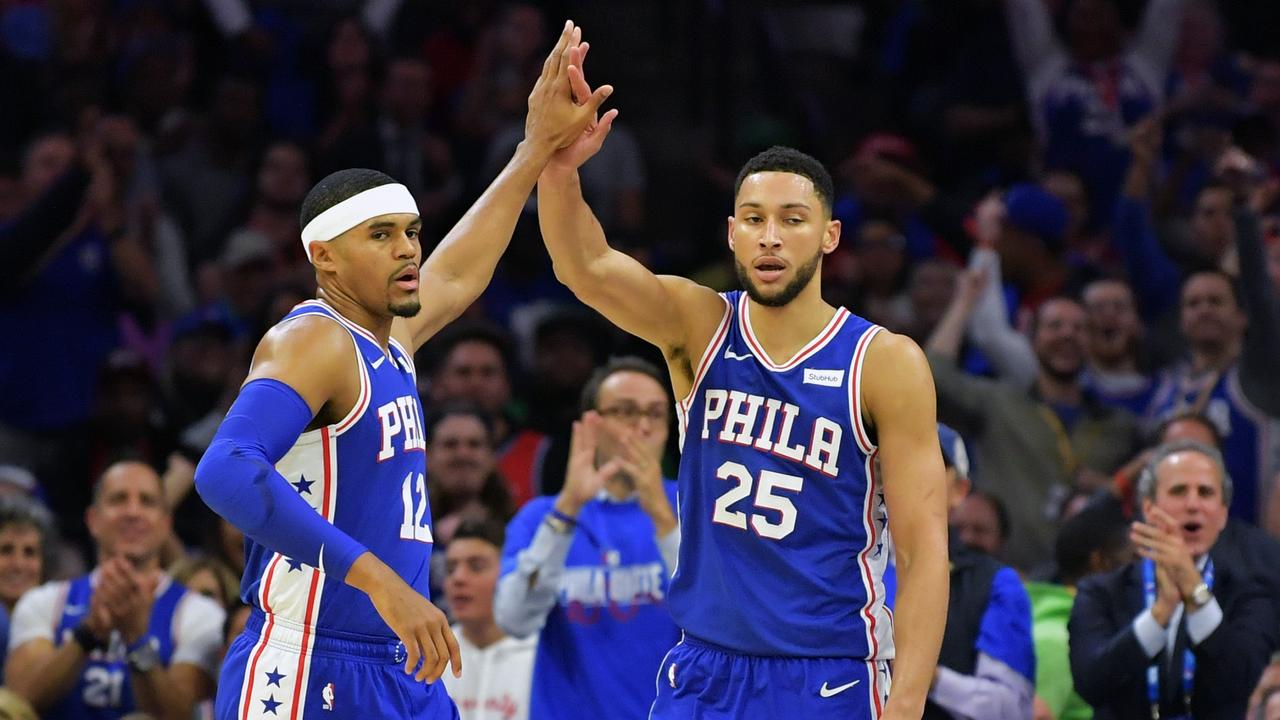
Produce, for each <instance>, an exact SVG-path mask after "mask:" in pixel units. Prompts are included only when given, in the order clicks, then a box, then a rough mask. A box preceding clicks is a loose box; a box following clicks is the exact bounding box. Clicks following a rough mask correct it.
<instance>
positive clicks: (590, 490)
mask: <svg viewBox="0 0 1280 720" xmlns="http://www.w3.org/2000/svg"><path fill="white" fill-rule="evenodd" d="M601 423H602V421H601V419H600V415H599V414H597V413H596V412H595V411H594V410H589V411H587V412H586V413H585V414H583V416H582V419H581V420H577V421H574V423H573V435H572V436H571V437H570V439H569V464H568V465H567V466H566V467H565V474H564V489H562V490H561V491H560V495H559V496H558V497H557V498H556V504H555V508H556V510H557V511H559V512H562V513H564V514H565V515H571V516H576V515H577V514H578V512H579V511H580V510H582V506H583V505H586V504H587V502H588V501H589V500H591V499H592V498H594V497H595V496H596V495H597V494H598V493H599V492H600V490H601V489H602V488H604V483H605V480H607V479H608V478H610V477H612V476H613V475H614V474H615V473H617V472H618V471H619V470H620V469H622V464H621V462H619V460H618V459H617V458H614V459H612V460H609V461H608V462H606V463H605V464H604V465H602V466H600V467H596V451H597V449H598V448H599V442H600V441H599V434H600V433H602V432H604V430H603V428H602V427H601Z"/></svg>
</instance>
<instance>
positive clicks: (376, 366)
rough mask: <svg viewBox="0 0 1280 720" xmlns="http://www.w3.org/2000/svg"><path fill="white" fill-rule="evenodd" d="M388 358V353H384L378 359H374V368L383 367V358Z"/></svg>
mask: <svg viewBox="0 0 1280 720" xmlns="http://www.w3.org/2000/svg"><path fill="white" fill-rule="evenodd" d="M386 359H387V356H386V355H383V356H382V357H380V358H378V359H377V360H374V361H373V369H374V370H377V369H378V368H380V367H382V361H383V360H386Z"/></svg>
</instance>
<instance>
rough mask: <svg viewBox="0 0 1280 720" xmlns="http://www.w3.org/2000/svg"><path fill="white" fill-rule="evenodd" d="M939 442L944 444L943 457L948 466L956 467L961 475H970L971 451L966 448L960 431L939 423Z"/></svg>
mask: <svg viewBox="0 0 1280 720" xmlns="http://www.w3.org/2000/svg"><path fill="white" fill-rule="evenodd" d="M938 444H939V445H941V446H942V459H943V460H944V461H946V463H947V466H948V467H953V468H955V469H956V474H957V475H959V476H960V477H963V478H967V477H969V452H968V451H967V450H965V447H964V438H962V437H960V433H958V432H956V431H955V430H952V429H951V428H950V427H948V426H946V425H943V424H942V423H938Z"/></svg>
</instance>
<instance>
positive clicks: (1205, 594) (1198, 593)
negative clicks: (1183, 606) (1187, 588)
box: [1187, 583, 1213, 610]
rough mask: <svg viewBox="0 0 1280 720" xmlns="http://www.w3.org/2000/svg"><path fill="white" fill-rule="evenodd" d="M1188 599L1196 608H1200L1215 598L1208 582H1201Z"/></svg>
mask: <svg viewBox="0 0 1280 720" xmlns="http://www.w3.org/2000/svg"><path fill="white" fill-rule="evenodd" d="M1187 599H1188V600H1189V601H1190V604H1191V605H1192V606H1194V607H1195V609H1197V610H1199V609H1200V608H1202V607H1204V606H1205V605H1208V604H1209V601H1210V600H1212V599H1213V591H1212V590H1210V589H1209V584H1208V583H1200V584H1199V585H1197V586H1196V589H1195V590H1192V591H1191V596H1190V597H1189V598H1187Z"/></svg>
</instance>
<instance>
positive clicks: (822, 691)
mask: <svg viewBox="0 0 1280 720" xmlns="http://www.w3.org/2000/svg"><path fill="white" fill-rule="evenodd" d="M860 682H862V681H861V680H854V681H853V682H851V683H846V684H844V685H840V686H839V687H833V688H829V687H827V684H826V683H822V687H821V688H819V689H818V694H819V695H821V696H822V697H824V698H829V697H831V696H832V695H839V694H840V693H842V692H844V691H845V690H848V689H849V688H851V687H853V686H854V685H857V684H858V683H860Z"/></svg>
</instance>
